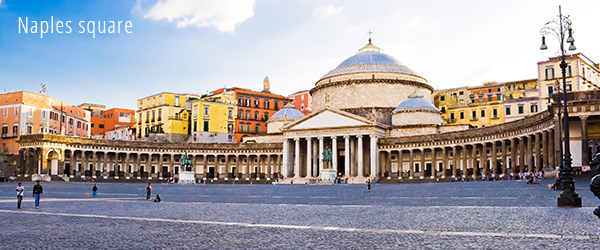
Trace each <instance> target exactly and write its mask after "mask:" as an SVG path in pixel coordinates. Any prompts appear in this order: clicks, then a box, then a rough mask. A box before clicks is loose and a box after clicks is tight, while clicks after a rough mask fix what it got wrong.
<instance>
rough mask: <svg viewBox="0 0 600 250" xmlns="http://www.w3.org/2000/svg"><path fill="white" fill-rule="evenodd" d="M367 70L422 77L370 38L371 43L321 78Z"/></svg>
mask: <svg viewBox="0 0 600 250" xmlns="http://www.w3.org/2000/svg"><path fill="white" fill-rule="evenodd" d="M365 72H386V73H401V74H408V75H414V76H418V77H421V76H420V75H419V74H418V73H417V72H415V71H414V70H412V69H410V68H408V67H406V66H405V65H404V64H402V63H401V62H400V61H398V59H396V58H394V57H392V56H390V55H388V54H385V53H383V50H382V49H380V48H378V47H377V46H375V45H373V44H372V43H371V40H370V39H369V43H368V44H367V45H365V46H364V47H362V48H361V49H359V50H358V53H357V54H356V55H354V56H351V57H349V58H348V59H346V60H344V61H343V62H342V63H340V65H338V66H337V67H336V68H335V69H333V70H331V71H329V73H327V74H325V75H324V76H323V77H321V79H325V78H328V77H332V76H338V75H344V74H352V73H365Z"/></svg>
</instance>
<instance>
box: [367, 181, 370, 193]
mask: <svg viewBox="0 0 600 250" xmlns="http://www.w3.org/2000/svg"><path fill="white" fill-rule="evenodd" d="M367 190H369V192H371V179H367Z"/></svg>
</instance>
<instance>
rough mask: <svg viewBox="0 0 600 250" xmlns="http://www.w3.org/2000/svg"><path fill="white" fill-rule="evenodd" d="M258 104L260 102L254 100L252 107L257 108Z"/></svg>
mask: <svg viewBox="0 0 600 250" xmlns="http://www.w3.org/2000/svg"><path fill="white" fill-rule="evenodd" d="M259 103H260V102H259V101H258V99H254V107H255V108H258V104H259Z"/></svg>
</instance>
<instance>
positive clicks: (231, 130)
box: [227, 123, 233, 133]
mask: <svg viewBox="0 0 600 250" xmlns="http://www.w3.org/2000/svg"><path fill="white" fill-rule="evenodd" d="M227 133H233V123H228V124H227Z"/></svg>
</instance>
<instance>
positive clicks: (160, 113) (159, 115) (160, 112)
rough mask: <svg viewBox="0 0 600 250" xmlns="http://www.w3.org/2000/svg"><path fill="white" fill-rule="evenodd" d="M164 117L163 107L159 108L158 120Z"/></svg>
mask: <svg viewBox="0 0 600 250" xmlns="http://www.w3.org/2000/svg"><path fill="white" fill-rule="evenodd" d="M161 117H162V109H158V120H159V121H160V119H161Z"/></svg>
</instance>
